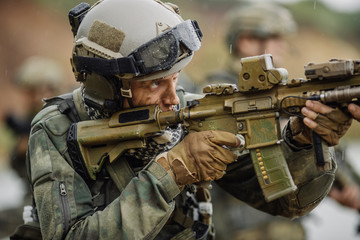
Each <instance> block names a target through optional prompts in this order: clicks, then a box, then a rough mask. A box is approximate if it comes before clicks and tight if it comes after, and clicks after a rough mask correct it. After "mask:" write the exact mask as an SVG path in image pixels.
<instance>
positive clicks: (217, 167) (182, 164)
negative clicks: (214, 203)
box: [155, 131, 241, 186]
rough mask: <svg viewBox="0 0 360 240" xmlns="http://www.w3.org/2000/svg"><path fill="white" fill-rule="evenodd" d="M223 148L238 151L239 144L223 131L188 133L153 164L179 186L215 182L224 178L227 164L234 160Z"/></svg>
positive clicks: (231, 135) (233, 155)
mask: <svg viewBox="0 0 360 240" xmlns="http://www.w3.org/2000/svg"><path fill="white" fill-rule="evenodd" d="M223 145H226V146H228V147H239V146H240V145H241V141H240V139H239V138H237V137H236V136H235V135H234V134H232V133H229V132H224V131H203V132H191V133H189V134H188V135H187V136H185V138H184V139H183V140H182V141H181V142H180V143H179V144H178V145H176V146H175V147H174V148H173V149H171V150H170V151H168V152H167V153H163V154H160V155H159V156H158V157H157V158H156V159H155V161H157V162H158V163H159V164H160V165H161V166H163V167H164V168H165V170H166V171H168V172H169V173H170V174H171V175H172V177H173V179H174V180H175V182H176V183H177V184H178V185H179V186H183V185H186V184H191V183H196V182H201V181H212V180H217V179H219V178H221V177H222V176H223V175H224V174H225V170H226V166H227V164H229V163H232V162H233V161H235V160H236V158H237V156H236V154H234V153H233V152H231V151H230V150H228V149H226V148H224V147H222V146H223Z"/></svg>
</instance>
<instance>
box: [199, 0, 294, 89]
mask: <svg viewBox="0 0 360 240" xmlns="http://www.w3.org/2000/svg"><path fill="white" fill-rule="evenodd" d="M225 25H226V26H227V32H226V39H225V40H226V46H228V49H229V52H230V55H229V58H228V59H227V62H226V64H225V66H226V67H225V69H223V70H221V71H218V72H215V73H212V74H211V75H209V76H208V78H207V79H206V83H207V84H209V83H224V82H226V83H232V84H236V85H237V84H238V74H239V72H240V70H241V64H240V58H243V57H249V56H255V55H262V54H265V53H270V54H272V55H273V59H274V63H275V66H276V67H279V66H281V64H282V56H283V55H284V53H286V51H287V50H288V42H287V40H286V38H285V37H286V36H288V35H290V34H292V33H295V32H296V29H297V25H296V23H295V21H294V19H293V17H292V15H291V13H290V12H289V11H288V10H287V9H285V8H283V7H281V6H279V5H276V4H274V3H270V4H265V3H262V4H250V3H249V4H244V5H241V7H239V8H236V9H233V10H231V11H230V12H229V13H228V14H227V17H226V23H225Z"/></svg>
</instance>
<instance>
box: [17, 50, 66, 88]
mask: <svg viewBox="0 0 360 240" xmlns="http://www.w3.org/2000/svg"><path fill="white" fill-rule="evenodd" d="M64 78H65V71H64V69H63V68H62V66H61V65H60V64H59V63H58V62H57V61H55V60H54V59H51V58H46V57H40V56H31V57H29V58H27V59H26V60H25V61H24V62H23V63H22V64H21V65H20V67H19V68H18V69H17V71H16V73H15V82H16V84H18V85H19V86H21V87H24V88H31V89H35V88H38V87H39V86H41V85H46V86H48V87H51V88H52V89H56V88H57V87H58V86H59V85H60V84H61V82H62V81H63V79H64Z"/></svg>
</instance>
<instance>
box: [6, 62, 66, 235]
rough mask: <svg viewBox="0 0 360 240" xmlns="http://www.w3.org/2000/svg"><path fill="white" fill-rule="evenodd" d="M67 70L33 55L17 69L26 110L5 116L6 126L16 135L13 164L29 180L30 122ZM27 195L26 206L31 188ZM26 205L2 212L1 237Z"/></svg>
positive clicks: (10, 229)
mask: <svg viewBox="0 0 360 240" xmlns="http://www.w3.org/2000/svg"><path fill="white" fill-rule="evenodd" d="M64 79H65V72H64V69H63V68H62V66H61V65H60V64H59V63H58V62H56V61H55V60H53V59H50V58H45V57H40V56H32V57H29V58H27V59H26V60H25V61H24V62H23V63H22V64H21V65H20V66H19V68H18V69H17V71H16V73H15V77H14V83H15V84H16V86H17V87H18V88H19V90H20V91H21V93H22V95H23V97H24V98H25V103H26V107H25V111H24V113H22V114H19V113H14V112H9V113H8V114H7V115H6V119H5V122H6V125H7V127H8V128H10V129H11V130H12V132H13V134H14V135H15V141H16V143H15V146H14V148H13V149H12V150H10V151H11V152H10V159H9V163H10V167H11V168H12V169H13V170H14V171H15V172H16V173H17V175H18V176H19V177H20V178H21V179H22V180H23V181H24V182H26V183H25V184H24V186H26V187H28V183H27V175H26V164H25V158H26V150H27V144H28V139H29V134H30V123H31V120H32V119H33V117H34V116H35V114H36V113H37V112H39V111H40V109H41V107H42V105H43V103H42V99H43V98H49V97H52V96H56V95H57V94H58V91H61V90H60V89H59V87H60V86H61V83H62V81H63V80H64ZM25 191H27V192H26V193H25V195H24V200H23V201H24V205H31V194H30V191H29V189H27V188H26V189H25ZM22 213H23V204H21V206H19V207H18V208H9V209H5V210H3V211H1V212H0V226H1V227H0V238H3V237H5V236H9V235H10V234H11V233H12V232H13V231H14V229H15V228H16V227H17V226H18V225H20V224H21V223H22V219H23V217H22Z"/></svg>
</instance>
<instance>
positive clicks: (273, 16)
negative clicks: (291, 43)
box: [226, 3, 297, 53]
mask: <svg viewBox="0 0 360 240" xmlns="http://www.w3.org/2000/svg"><path fill="white" fill-rule="evenodd" d="M226 21H227V26H228V28H227V34H226V44H227V45H228V46H229V45H230V47H233V46H236V41H237V38H238V37H239V36H241V35H245V34H246V35H250V36H254V37H260V38H269V37H273V36H285V35H287V34H290V33H294V32H296V29H297V26H296V23H295V21H294V19H293V17H292V14H291V13H290V11H289V10H287V9H286V8H284V7H282V6H280V5H278V4H275V3H261V4H260V3H249V4H245V5H243V6H241V7H239V8H235V9H234V10H231V11H230V12H229V13H228V14H227V16H226ZM233 52H235V51H232V53H233Z"/></svg>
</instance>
